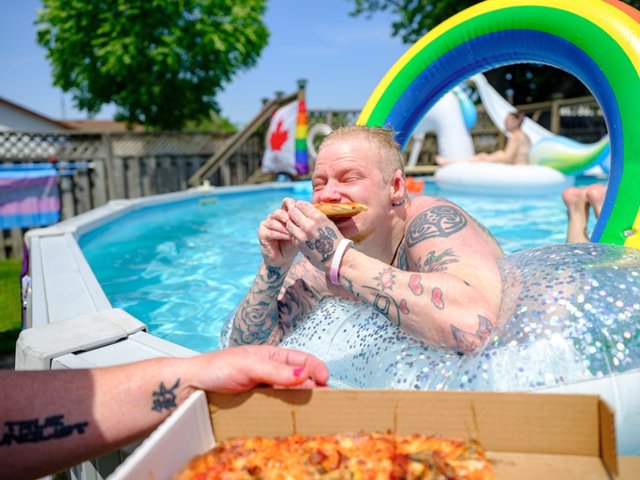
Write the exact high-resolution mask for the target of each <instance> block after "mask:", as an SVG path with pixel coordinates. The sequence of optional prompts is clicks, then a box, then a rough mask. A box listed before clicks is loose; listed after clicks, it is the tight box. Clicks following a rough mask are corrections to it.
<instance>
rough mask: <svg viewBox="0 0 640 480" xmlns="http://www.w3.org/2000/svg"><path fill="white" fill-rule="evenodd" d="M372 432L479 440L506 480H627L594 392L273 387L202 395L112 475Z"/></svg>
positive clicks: (157, 473) (170, 471)
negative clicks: (219, 452) (233, 444)
mask: <svg viewBox="0 0 640 480" xmlns="http://www.w3.org/2000/svg"><path fill="white" fill-rule="evenodd" d="M372 431H378V432H387V431H391V432H396V433H400V434H408V433H425V434H439V435H442V436H451V437H458V438H469V439H470V438H473V439H476V440H479V441H480V442H481V443H482V445H483V446H484V448H485V450H486V451H487V456H488V458H489V460H490V461H491V462H492V464H493V467H494V471H495V474H496V478H498V479H509V480H519V479H541V478H543V479H545V480H551V479H556V478H557V479H560V478H561V479H566V478H580V479H583V480H590V479H594V480H595V479H614V478H618V477H617V475H618V461H617V455H616V444H615V430H614V421H613V413H612V412H611V410H610V409H609V407H608V406H607V405H606V404H605V403H604V402H603V401H602V400H601V399H600V397H598V396H595V395H565V394H539V393H535V394H533V393H496V392H433V391H432V392H419V391H398V390H334V389H316V390H275V389H270V388H260V389H256V390H253V391H251V392H247V393H242V394H236V395H222V394H211V393H209V394H205V393H204V392H200V391H199V392H196V393H195V394H194V395H192V396H191V397H190V398H189V399H188V400H187V401H186V402H184V403H183V404H182V405H181V406H180V407H179V408H178V409H176V411H175V412H174V413H173V414H172V415H171V416H170V417H169V418H168V419H167V420H166V421H165V422H164V423H163V424H162V425H161V426H160V427H159V428H158V429H156V431H154V432H153V433H152V434H151V435H150V436H149V437H148V438H147V439H146V440H145V441H144V442H143V443H142V444H141V445H140V446H139V447H138V448H137V449H136V450H135V451H134V452H133V453H132V454H131V455H130V456H129V457H128V458H127V459H126V460H125V462H124V463H123V464H122V465H120V466H119V467H118V469H117V470H116V471H115V472H114V473H113V475H111V476H110V477H109V478H110V479H111V480H125V479H127V480H128V479H154V480H163V479H170V478H171V477H172V476H173V475H174V474H175V473H177V472H178V471H179V470H180V469H181V468H182V467H183V466H184V465H186V464H187V463H188V462H189V460H191V458H193V457H194V456H196V455H199V454H201V453H205V452H206V451H208V450H209V449H211V447H212V446H213V445H214V443H215V441H216V440H220V441H221V440H225V439H227V438H230V437H247V436H285V435H291V434H293V433H299V434H331V433H340V432H342V433H346V432H372Z"/></svg>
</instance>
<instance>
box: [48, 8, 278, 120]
mask: <svg viewBox="0 0 640 480" xmlns="http://www.w3.org/2000/svg"><path fill="white" fill-rule="evenodd" d="M43 7H44V8H43V9H42V10H40V11H39V12H38V17H37V20H36V24H37V25H38V43H39V44H40V45H42V46H43V47H45V48H46V49H47V57H48V59H49V61H50V63H51V65H52V68H53V83H54V85H56V86H59V87H60V88H62V90H63V91H65V92H71V94H72V97H73V99H74V103H75V105H76V107H77V108H78V109H80V110H85V111H87V112H88V113H89V115H95V114H96V113H98V112H99V111H100V110H101V108H102V107H103V106H104V105H107V104H113V105H115V107H116V119H117V120H122V121H126V122H127V123H129V124H133V123H141V124H144V125H145V126H146V127H148V128H149V127H150V128H152V129H162V130H179V129H181V128H182V127H183V126H184V125H186V124H187V122H199V121H201V120H204V119H209V118H210V116H211V112H212V111H213V112H219V106H218V104H217V102H216V100H215V96H216V94H217V93H218V92H219V91H220V89H221V88H222V87H223V85H224V84H225V83H227V82H229V81H230V80H231V79H232V77H233V75H234V74H236V73H237V72H239V71H242V70H244V69H248V68H250V67H252V66H254V65H255V63H256V61H257V59H258V57H259V55H260V53H261V52H262V49H263V48H264V47H265V45H266V44H267V40H268V37H269V32H268V30H267V28H266V26H265V25H264V23H263V21H262V17H263V15H264V12H265V8H266V0H243V1H242V2H238V1H236V0H43Z"/></svg>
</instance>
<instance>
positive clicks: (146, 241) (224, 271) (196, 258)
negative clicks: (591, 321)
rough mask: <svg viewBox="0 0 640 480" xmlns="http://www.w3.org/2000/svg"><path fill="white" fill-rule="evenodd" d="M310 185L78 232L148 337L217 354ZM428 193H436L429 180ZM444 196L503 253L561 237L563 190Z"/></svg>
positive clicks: (168, 209)
mask: <svg viewBox="0 0 640 480" xmlns="http://www.w3.org/2000/svg"><path fill="white" fill-rule="evenodd" d="M306 187H307V185H303V188H297V189H296V191H294V189H293V188H292V187H285V188H283V189H276V190H253V191H247V192H242V193H228V194H219V195H211V194H210V195H208V196H206V197H203V198H200V199H191V200H185V201H181V202H177V203H174V204H170V205H162V206H155V207H148V208H144V209H141V210H138V211H135V212H133V213H130V214H128V215H126V216H125V217H123V218H122V219H119V220H117V221H115V222H111V223H108V224H106V225H104V226H102V227H99V228H97V229H95V230H93V231H91V232H89V233H87V234H85V235H83V236H82V237H81V239H80V247H81V249H82V251H83V253H84V255H85V257H86V258H87V261H88V262H89V264H90V265H91V267H92V269H93V271H94V273H95V274H96V277H97V278H98V281H99V282H100V284H101V285H102V288H103V289H104V291H105V293H106V295H107V297H108V298H109V300H110V301H111V303H112V305H113V306H114V307H119V308H122V309H124V310H126V311H127V312H129V313H130V314H131V315H133V316H135V317H136V318H138V319H139V320H141V321H143V322H144V323H146V324H147V325H148V327H149V329H150V331H151V333H153V334H154V335H157V336H159V337H162V338H165V339H167V340H169V341H172V342H175V343H177V344H180V345H183V346H185V347H188V348H191V349H193V350H196V351H199V352H206V351H211V350H216V349H218V348H219V340H218V337H219V333H220V329H221V327H222V325H223V323H224V321H225V320H226V319H227V318H228V316H229V315H230V314H231V313H232V312H233V310H234V308H235V307H236V305H237V304H238V303H239V302H240V300H241V299H242V297H243V296H244V294H245V293H246V292H247V290H248V289H249V287H250V286H251V283H252V282H253V279H254V277H255V273H256V271H257V269H258V266H259V264H260V261H261V256H260V253H259V246H258V241H257V237H256V232H257V229H258V225H259V223H260V222H261V221H262V220H263V219H264V218H265V217H266V215H268V214H269V212H271V211H272V210H274V209H275V208H277V207H278V206H279V205H280V203H281V200H282V198H283V197H285V196H291V197H294V198H299V199H305V200H308V199H309V198H310V190H309V189H308V188H306ZM425 192H426V193H427V194H433V195H438V194H440V192H439V191H438V189H437V187H436V186H435V185H433V184H430V183H427V186H426V188H425ZM446 197H447V198H448V199H450V200H452V201H454V202H455V203H457V204H458V205H460V206H461V207H463V208H464V209H465V210H467V211H468V212H469V213H470V214H471V215H473V216H474V217H475V218H476V219H477V220H479V221H480V222H482V223H483V224H484V225H485V226H486V227H487V228H488V229H489V230H490V231H491V232H492V233H493V235H494V236H495V237H496V239H497V240H498V242H499V243H500V245H501V246H502V248H503V249H504V250H505V252H506V253H514V252H516V251H519V250H523V249H526V248H531V247H537V246H542V245H549V244H553V243H564V241H565V235H566V210H565V207H564V204H563V203H562V199H561V198H560V196H559V195H552V196H544V197H531V198H527V197H518V198H507V197H504V196H496V197H490V196H487V195H460V194H457V195H446ZM594 224H595V220H594V219H591V221H590V227H591V228H593V225H594Z"/></svg>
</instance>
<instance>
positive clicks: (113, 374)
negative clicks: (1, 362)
mask: <svg viewBox="0 0 640 480" xmlns="http://www.w3.org/2000/svg"><path fill="white" fill-rule="evenodd" d="M328 376H329V375H328V371H327V369H326V367H325V366H324V364H323V363H322V362H320V360H318V359H316V358H315V357H312V356H311V355H308V354H306V353H303V352H298V351H295V350H285V349H280V348H276V347H270V346H249V347H240V348H232V349H227V350H221V351H218V352H213V353H209V354H206V355H199V356H196V357H192V358H181V359H178V358H164V359H156V360H148V361H144V362H139V363H134V364H130V365H124V366H118V367H109V368H99V369H93V370H55V371H45V372H14V371H0V385H1V388H2V395H0V428H1V429H2V430H1V432H0V465H2V468H1V470H2V478H9V479H13V478H38V477H41V476H43V475H46V474H49V473H54V472H57V471H60V470H62V469H64V468H67V467H69V466H72V465H75V464H77V463H80V462H81V461H83V460H86V459H89V458H94V457H97V456H99V455H102V454H105V453H107V452H109V451H112V450H115V449H116V448H118V447H121V446H123V445H126V444H127V443H130V442H131V441H133V440H135V439H138V438H141V437H143V436H144V435H146V434H148V433H149V432H150V431H151V430H153V429H154V428H155V427H156V426H157V425H158V424H159V423H160V422H161V421H162V420H163V419H164V418H165V417H167V416H168V415H169V413H170V412H171V411H173V410H174V409H175V408H176V407H177V405H179V404H180V403H182V402H183V401H184V400H185V399H186V398H187V397H188V396H189V395H190V394H191V393H192V392H193V391H194V390H195V389H204V390H208V391H217V392H222V393H233V392H241V391H245V390H249V389H250V388H252V387H254V386H256V385H258V384H261V383H268V384H272V385H275V386H280V387H302V388H311V387H314V386H316V385H325V384H326V382H327V379H328Z"/></svg>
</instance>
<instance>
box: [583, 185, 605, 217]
mask: <svg viewBox="0 0 640 480" xmlns="http://www.w3.org/2000/svg"><path fill="white" fill-rule="evenodd" d="M606 193H607V188H606V187H605V186H604V185H603V184H601V183H594V184H593V185H590V186H588V187H587V200H588V202H589V203H590V204H591V207H592V208H593V213H594V214H595V216H596V218H600V212H601V211H602V204H603V203H604V196H605V195H606Z"/></svg>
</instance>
